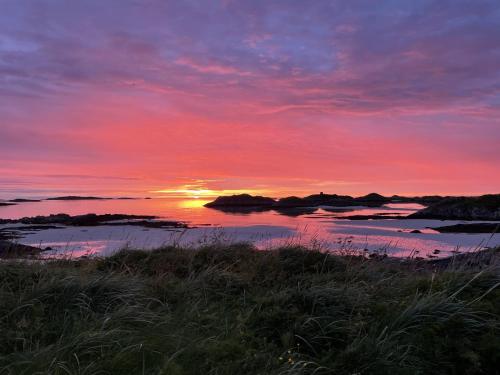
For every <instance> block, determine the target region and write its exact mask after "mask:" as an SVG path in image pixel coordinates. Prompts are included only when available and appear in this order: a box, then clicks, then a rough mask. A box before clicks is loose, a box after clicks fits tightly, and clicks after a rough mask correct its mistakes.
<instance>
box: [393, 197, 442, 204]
mask: <svg viewBox="0 0 500 375" xmlns="http://www.w3.org/2000/svg"><path fill="white" fill-rule="evenodd" d="M445 198H449V197H442V196H440V195H425V196H422V197H403V196H400V195H393V196H392V197H391V202H393V203H419V204H422V205H424V206H429V205H431V204H434V203H437V202H439V201H441V200H443V199H445Z"/></svg>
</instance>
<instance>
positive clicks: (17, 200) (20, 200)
mask: <svg viewBox="0 0 500 375" xmlns="http://www.w3.org/2000/svg"><path fill="white" fill-rule="evenodd" d="M9 202H14V203H24V202H41V200H40V199H24V198H16V199H11V200H10V201H9Z"/></svg>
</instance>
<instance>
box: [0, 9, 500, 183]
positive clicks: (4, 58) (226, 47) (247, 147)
mask: <svg viewBox="0 0 500 375" xmlns="http://www.w3.org/2000/svg"><path fill="white" fill-rule="evenodd" d="M499 29H500V6H499V5H498V3H497V2H495V1H487V0H485V1H475V2H470V1H466V0H457V1H453V2H442V1H437V0H427V1H421V2H415V1H410V0H407V1H398V2H393V1H382V2H378V3H377V4H374V3H373V2H371V1H356V2H347V3H346V2H343V3H340V2H331V1H326V0H324V1H323V0H318V1H315V2H314V4H311V3H309V2H306V1H253V0H252V1H250V0H248V1H246V0H244V1H238V2H232V1H229V2H228V1H221V2H217V1H215V2H210V3H208V2H203V1H190V2H179V1H174V0H172V1H156V0H148V1H144V2H142V1H141V2H138V1H135V0H119V1H118V0H111V1H107V2H105V3H103V2H101V1H97V0H89V1H85V2H67V1H63V0H50V1H49V0H40V1H36V2H33V1H26V2H19V1H15V0H5V1H3V2H2V12H1V14H0V35H1V37H0V146H1V148H0V158H2V160H7V163H8V164H12V165H14V164H16V163H20V162H23V163H26V162H29V161H30V160H33V161H43V162H44V163H46V164H45V165H46V168H47V169H48V170H47V174H52V175H59V174H62V173H61V170H64V172H65V173H68V172H67V171H68V170H69V169H74V170H75V171H73V172H71V173H69V174H77V175H80V174H81V175H101V174H102V173H101V172H102V171H104V170H106V169H113V170H116V171H118V172H119V173H118V174H119V175H123V176H126V175H130V176H131V177H133V178H139V179H141V181H143V184H144V186H146V185H147V186H148V188H149V187H151V188H152V189H154V188H155V187H156V186H158V188H160V189H161V188H167V187H164V186H162V183H163V181H164V180H167V179H173V178H175V177H176V176H178V175H183V176H186V177H187V178H194V177H193V176H197V178H201V179H212V178H215V179H218V178H224V179H229V180H231V176H237V177H238V178H237V179H233V180H231V181H232V182H231V183H234V184H238V181H244V182H245V183H247V184H250V185H251V184H252V182H251V181H254V184H256V185H257V184H261V183H262V181H260V180H259V177H262V176H264V178H265V179H267V180H268V181H274V184H275V185H276V186H277V187H278V186H279V188H283V187H284V186H285V185H286V183H283V182H282V180H281V179H283V178H284V179H288V180H289V181H291V179H292V178H294V177H299V178H300V179H302V180H301V181H302V182H300V183H297V186H298V185H299V184H304V185H305V184H306V183H305V182H304V181H305V180H307V179H312V180H315V181H321V180H328V181H350V182H352V186H353V189H354V188H356V189H360V188H361V187H360V186H361V185H363V184H360V182H363V181H369V182H370V183H372V182H373V183H378V184H380V185H381V186H382V185H383V181H384V179H385V180H387V179H389V178H392V176H393V175H397V176H398V178H397V179H398V180H402V179H403V178H402V176H405V175H407V176H408V181H410V180H412V179H413V180H415V179H418V180H419V181H427V182H425V186H427V187H425V186H423V187H422V188H421V189H422V190H430V189H432V186H431V185H432V184H431V183H430V182H429V181H430V178H429V176H431V177H432V178H435V177H436V176H438V175H439V174H445V175H447V176H448V179H449V181H452V180H454V181H457V180H459V179H460V174H462V175H468V174H469V175H470V176H472V175H473V176H474V178H477V179H479V180H482V179H488V180H489V181H490V182H489V183H490V185H491V186H495V187H500V180H499V179H498V177H495V176H491V175H490V173H491V172H492V171H494V170H495V167H494V165H498V163H499V162H500V159H499V158H500V156H499V155H498V153H496V152H495V151H494V150H495V147H496V145H497V144H498V141H499V140H500V124H499V121H500V120H499V118H500V117H499V116H498V114H499V108H500V66H499V63H498V61H500V60H499V56H500V37H499V36H498V30H499ZM456 163H458V164H460V165H461V166H462V168H466V169H463V170H462V171H458V170H455V168H453V166H454V165H455V164H456ZM35 164H36V163H34V165H35ZM374 166H376V168H374ZM71 167H72V168H71ZM25 168H28V169H29V168H30V167H29V166H26V165H25ZM19 173H20V174H22V173H23V172H19ZM297 175H298V176H297ZM471 178H472V177H471ZM377 181H378V182H377ZM272 184H273V183H270V185H272ZM466 185H467V186H470V184H466ZM332 186H334V185H332ZM225 188H226V189H230V187H227V186H226V187H225ZM332 188H333V187H332ZM311 189H312V187H311ZM346 189H348V187H346ZM440 189H441V187H440ZM468 189H472V188H470V187H468ZM474 189H476V188H474Z"/></svg>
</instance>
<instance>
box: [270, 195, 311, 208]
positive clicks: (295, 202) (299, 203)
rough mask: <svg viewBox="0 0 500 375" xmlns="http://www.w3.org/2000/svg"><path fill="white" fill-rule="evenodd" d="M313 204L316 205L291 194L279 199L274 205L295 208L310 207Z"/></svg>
mask: <svg viewBox="0 0 500 375" xmlns="http://www.w3.org/2000/svg"><path fill="white" fill-rule="evenodd" d="M315 205H316V203H315V202H311V201H308V200H306V199H304V198H299V197H295V196H292V197H286V198H281V199H279V200H278V201H277V202H276V204H275V205H274V206H275V207H276V208H297V207H312V206H315Z"/></svg>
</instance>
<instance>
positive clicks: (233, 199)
mask: <svg viewBox="0 0 500 375" xmlns="http://www.w3.org/2000/svg"><path fill="white" fill-rule="evenodd" d="M275 203H276V201H275V200H274V199H273V198H268V197H262V196H252V195H250V194H239V195H231V196H222V197H218V198H217V199H216V200H214V201H213V202H209V203H207V204H205V207H214V208H215V207H271V206H272V205H274V204H275Z"/></svg>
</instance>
